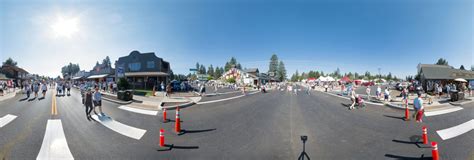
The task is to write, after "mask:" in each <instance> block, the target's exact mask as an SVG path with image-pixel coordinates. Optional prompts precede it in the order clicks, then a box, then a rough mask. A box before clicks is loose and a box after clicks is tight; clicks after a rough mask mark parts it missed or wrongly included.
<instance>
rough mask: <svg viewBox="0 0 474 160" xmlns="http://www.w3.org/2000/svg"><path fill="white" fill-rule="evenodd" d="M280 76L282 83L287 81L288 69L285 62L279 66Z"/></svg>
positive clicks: (281, 62)
mask: <svg viewBox="0 0 474 160" xmlns="http://www.w3.org/2000/svg"><path fill="white" fill-rule="evenodd" d="M278 74H279V78H280V81H281V82H283V81H284V80H286V68H285V64H284V63H283V61H280V64H278Z"/></svg>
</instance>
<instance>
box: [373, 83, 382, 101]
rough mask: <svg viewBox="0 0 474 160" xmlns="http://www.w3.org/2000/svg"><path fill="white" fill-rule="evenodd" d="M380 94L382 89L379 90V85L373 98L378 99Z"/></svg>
mask: <svg viewBox="0 0 474 160" xmlns="http://www.w3.org/2000/svg"><path fill="white" fill-rule="evenodd" d="M381 93H382V88H380V86H379V85H377V90H376V91H375V96H376V97H377V99H380V94H381Z"/></svg>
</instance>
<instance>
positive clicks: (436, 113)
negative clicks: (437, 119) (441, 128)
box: [425, 107, 463, 117]
mask: <svg viewBox="0 0 474 160" xmlns="http://www.w3.org/2000/svg"><path fill="white" fill-rule="evenodd" d="M461 109H463V108H462V107H453V108H448V109H443V110H439V111H430V112H425V116H427V117H429V116H436V115H441V114H446V113H451V112H456V111H459V110H461Z"/></svg>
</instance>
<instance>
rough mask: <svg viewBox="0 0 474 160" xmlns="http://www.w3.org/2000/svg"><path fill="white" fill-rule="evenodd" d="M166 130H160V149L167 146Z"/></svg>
mask: <svg viewBox="0 0 474 160" xmlns="http://www.w3.org/2000/svg"><path fill="white" fill-rule="evenodd" d="M164 133H165V130H163V129H160V147H164V146H165V135H164Z"/></svg>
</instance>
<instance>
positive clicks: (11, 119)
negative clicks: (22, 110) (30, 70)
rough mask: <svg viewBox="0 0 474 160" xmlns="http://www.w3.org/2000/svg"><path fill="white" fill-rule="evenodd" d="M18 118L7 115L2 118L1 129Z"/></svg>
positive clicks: (0, 121)
mask: <svg viewBox="0 0 474 160" xmlns="http://www.w3.org/2000/svg"><path fill="white" fill-rule="evenodd" d="M16 117H17V116H15V115H11V114H7V115H5V116H3V117H2V118H0V128H2V127H3V126H5V125H7V124H8V123H10V122H11V121H13V120H15V118H16Z"/></svg>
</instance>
